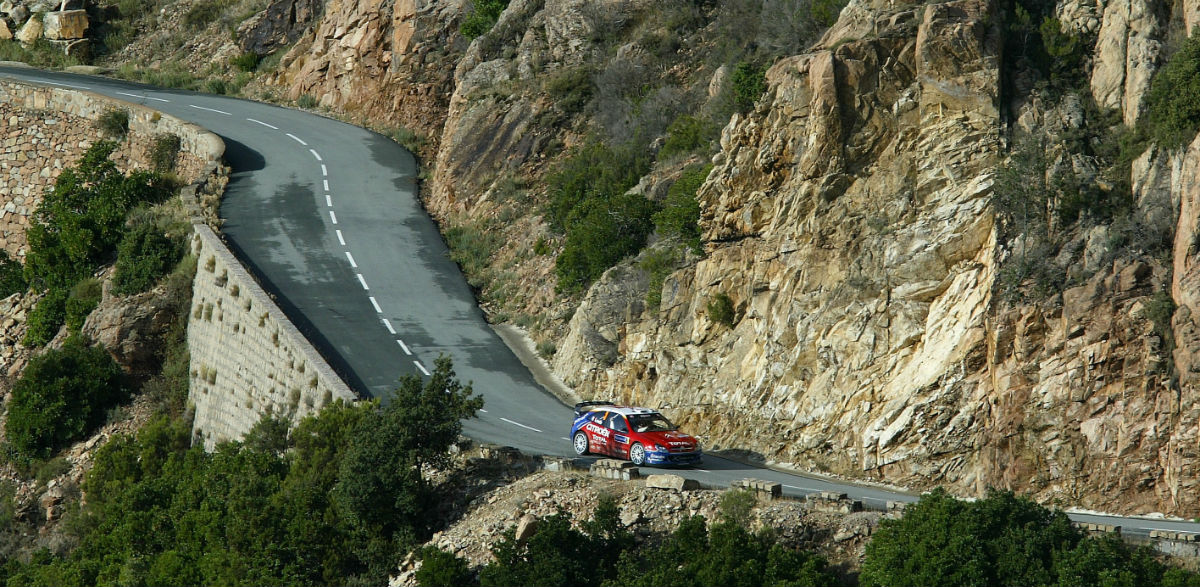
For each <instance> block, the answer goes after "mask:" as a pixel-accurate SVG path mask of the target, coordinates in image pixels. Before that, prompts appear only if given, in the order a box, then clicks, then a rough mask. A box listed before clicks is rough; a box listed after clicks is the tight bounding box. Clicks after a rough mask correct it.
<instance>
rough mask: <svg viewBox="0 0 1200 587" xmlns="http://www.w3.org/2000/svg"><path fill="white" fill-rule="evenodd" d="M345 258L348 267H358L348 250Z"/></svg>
mask: <svg viewBox="0 0 1200 587" xmlns="http://www.w3.org/2000/svg"><path fill="white" fill-rule="evenodd" d="M346 258H347V259H349V260H350V268H351V269H358V263H355V262H354V255H351V254H350V251H346ZM393 334H395V333H393Z"/></svg>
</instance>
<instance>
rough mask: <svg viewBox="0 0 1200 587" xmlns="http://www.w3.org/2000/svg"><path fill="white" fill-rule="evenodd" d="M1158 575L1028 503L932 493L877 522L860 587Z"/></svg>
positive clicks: (1130, 579) (1111, 541)
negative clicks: (898, 515) (971, 499)
mask: <svg viewBox="0 0 1200 587" xmlns="http://www.w3.org/2000/svg"><path fill="white" fill-rule="evenodd" d="M1165 570H1166V567H1165V566H1164V565H1162V564H1161V563H1159V562H1157V561H1155V560H1154V558H1153V556H1152V555H1151V554H1150V552H1149V551H1148V550H1132V549H1130V548H1129V547H1127V546H1125V545H1124V544H1122V543H1121V542H1120V540H1119V539H1117V538H1115V537H1114V536H1112V535H1109V536H1107V537H1105V538H1101V539H1095V538H1087V537H1084V536H1083V534H1082V533H1081V532H1080V531H1079V530H1078V529H1076V528H1075V527H1073V526H1072V525H1071V521H1070V520H1069V519H1067V516H1066V514H1064V513H1062V512H1061V511H1051V510H1048V509H1046V508H1044V507H1042V506H1039V505H1037V504H1035V503H1033V502H1032V501H1031V500H1029V499H1028V498H1024V497H1017V496H1015V495H1013V494H1012V493H1011V492H1000V491H989V492H988V495H987V497H986V498H985V499H981V500H977V501H974V502H967V501H959V500H957V499H955V498H953V497H951V496H950V495H949V494H947V493H946V492H945V491H944V490H941V489H937V490H934V491H933V492H931V493H928V494H926V495H924V496H922V497H921V500H920V501H919V502H917V503H915V504H912V505H910V506H908V508H907V509H905V511H904V516H903V517H901V518H892V519H883V520H880V522H879V529H878V530H876V532H875V535H874V536H873V537H872V539H871V542H869V543H867V549H866V558H865V560H864V561H863V565H862V574H861V575H860V580H861V584H862V585H864V587H870V586H873V585H930V586H938V585H966V586H970V585H1117V584H1121V585H1159V584H1161V582H1162V579H1163V575H1164V571H1165ZM1176 578H1181V577H1176ZM1191 579H1192V580H1194V579H1195V577H1194V576H1193V577H1191Z"/></svg>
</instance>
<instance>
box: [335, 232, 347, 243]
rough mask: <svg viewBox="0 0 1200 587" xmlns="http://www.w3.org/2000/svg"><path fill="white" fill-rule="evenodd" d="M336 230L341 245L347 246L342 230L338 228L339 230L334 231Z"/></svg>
mask: <svg viewBox="0 0 1200 587" xmlns="http://www.w3.org/2000/svg"><path fill="white" fill-rule="evenodd" d="M334 232H337V236H338V242H339V243H341V245H342V246H343V247H344V246H346V238H345V237H343V236H342V231H340V230H337V231H334Z"/></svg>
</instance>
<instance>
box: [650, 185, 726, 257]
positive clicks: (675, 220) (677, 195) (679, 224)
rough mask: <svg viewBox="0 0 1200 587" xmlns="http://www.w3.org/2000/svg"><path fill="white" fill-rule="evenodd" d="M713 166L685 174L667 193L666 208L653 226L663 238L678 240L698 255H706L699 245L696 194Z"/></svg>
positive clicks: (698, 211)
mask: <svg viewBox="0 0 1200 587" xmlns="http://www.w3.org/2000/svg"><path fill="white" fill-rule="evenodd" d="M710 171H712V165H692V166H691V167H688V168H687V169H685V170H683V173H682V174H680V176H679V179H677V180H675V183H673V184H671V187H670V188H668V189H667V199H666V201H664V202H663V208H662V210H661V211H659V212H658V213H657V214H655V215H654V226H655V229H656V230H657V231H658V234H659V235H660V236H662V237H664V238H677V239H679V241H680V242H682V243H683V244H685V245H687V246H688V247H690V248H691V249H692V250H693V251H695V252H696V254H700V253H702V252H703V249H702V248H701V244H700V202H698V201H696V192H697V191H698V190H699V189H700V186H701V185H704V180H705V179H707V178H708V173H709V172H710Z"/></svg>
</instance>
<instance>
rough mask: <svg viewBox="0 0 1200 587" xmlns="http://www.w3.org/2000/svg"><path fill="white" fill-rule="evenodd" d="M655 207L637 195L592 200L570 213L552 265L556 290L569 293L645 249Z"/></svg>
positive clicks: (581, 287)
mask: <svg viewBox="0 0 1200 587" xmlns="http://www.w3.org/2000/svg"><path fill="white" fill-rule="evenodd" d="M657 210H658V206H656V205H655V204H654V202H651V201H650V200H647V199H646V198H645V197H643V196H640V195H638V194H622V195H619V196H615V197H613V198H611V199H599V198H593V199H589V200H588V201H587V202H585V203H584V204H583V205H582V206H580V207H579V209H577V210H575V211H573V212H572V214H573V220H572V222H571V223H570V227H569V228H568V229H567V239H566V242H565V243H564V245H563V250H562V253H560V254H559V256H558V259H556V260H555V263H554V271H555V274H556V275H557V276H558V290H559V291H561V292H566V293H572V292H577V291H580V290H582V289H583V288H584V287H586V286H587V285H588V284H590V283H591V282H593V281H595V280H596V279H597V278H598V277H600V275H602V274H603V273H604V271H606V270H607V269H608V268H609V267H612V266H613V265H616V264H617V263H618V262H619V261H620V260H621V259H624V258H625V257H628V256H631V255H636V254H637V253H638V251H640V250H642V247H644V246H646V239H647V237H649V236H650V233H651V231H652V229H653V227H654V224H653V216H654V213H655V212H656V211H657Z"/></svg>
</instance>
